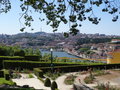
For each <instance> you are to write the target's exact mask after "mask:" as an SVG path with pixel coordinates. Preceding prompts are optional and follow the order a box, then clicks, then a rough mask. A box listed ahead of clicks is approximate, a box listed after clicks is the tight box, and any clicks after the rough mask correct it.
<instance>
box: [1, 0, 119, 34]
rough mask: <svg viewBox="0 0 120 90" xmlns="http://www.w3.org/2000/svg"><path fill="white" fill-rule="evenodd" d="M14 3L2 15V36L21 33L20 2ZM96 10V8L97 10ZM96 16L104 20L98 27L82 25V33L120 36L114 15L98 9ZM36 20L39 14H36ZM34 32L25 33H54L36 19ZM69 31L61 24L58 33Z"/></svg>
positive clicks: (66, 26)
mask: <svg viewBox="0 0 120 90" xmlns="http://www.w3.org/2000/svg"><path fill="white" fill-rule="evenodd" d="M11 1H12V9H11V11H10V12H8V13H7V14H4V13H2V14H0V21H1V22H0V34H17V33H21V31H20V28H21V24H20V23H19V17H20V8H19V2H18V0H11ZM95 9H96V8H95ZM95 12H96V13H95V14H96V15H97V16H100V17H101V18H102V20H101V21H100V23H99V24H98V25H94V24H92V23H91V22H89V21H85V22H83V23H82V27H81V28H78V29H80V32H81V33H87V34H95V33H100V34H107V35H120V30H119V29H120V22H119V21H120V19H118V21H117V22H112V15H109V14H107V13H101V12H100V11H99V10H98V9H97V10H95ZM34 16H36V18H37V17H38V14H36V13H34ZM32 26H33V28H34V31H31V30H30V28H28V29H26V30H25V32H39V31H41V30H42V31H45V32H52V30H53V29H52V28H51V27H50V26H47V25H46V23H45V22H40V21H39V20H37V19H35V21H34V23H33V25H32ZM68 30H69V26H68V25H63V24H61V25H60V27H59V29H58V31H57V32H67V31H68Z"/></svg>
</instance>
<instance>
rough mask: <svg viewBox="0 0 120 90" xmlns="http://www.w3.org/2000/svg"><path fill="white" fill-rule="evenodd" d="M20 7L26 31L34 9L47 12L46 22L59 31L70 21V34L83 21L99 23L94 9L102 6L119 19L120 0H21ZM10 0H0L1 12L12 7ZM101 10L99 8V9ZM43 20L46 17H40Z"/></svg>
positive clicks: (67, 34) (22, 29)
mask: <svg viewBox="0 0 120 90" xmlns="http://www.w3.org/2000/svg"><path fill="white" fill-rule="evenodd" d="M20 2H21V5H20V8H21V10H22V12H23V14H22V15H21V17H20V19H21V18H24V19H25V23H24V24H25V27H23V28H21V31H24V29H25V28H26V27H30V26H31V22H32V21H34V19H33V16H32V15H30V14H29V12H32V11H33V10H34V11H35V12H38V13H39V14H43V13H44V14H45V16H46V17H47V20H46V24H47V25H50V26H51V27H52V28H53V31H57V28H58V27H59V25H60V23H64V24H67V25H68V23H70V30H69V32H67V33H66V32H65V33H64V35H65V36H69V34H72V35H76V34H77V32H79V30H78V29H77V28H78V27H81V26H82V25H81V23H82V22H83V21H85V20H89V21H90V22H92V23H93V24H98V23H99V21H100V20H101V18H100V17H98V16H96V15H95V12H94V9H97V7H98V8H100V9H101V11H102V12H107V13H108V14H112V15H113V18H112V21H113V22H115V21H117V20H118V17H119V14H120V1H119V0H20ZM11 3H12V2H11V1H10V0H0V13H3V12H5V13H7V12H8V11H9V10H10V9H11ZM98 10H99V9H98ZM39 19H40V21H43V20H44V19H45V18H41V17H40V18H39Z"/></svg>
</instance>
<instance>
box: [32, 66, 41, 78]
mask: <svg viewBox="0 0 120 90" xmlns="http://www.w3.org/2000/svg"><path fill="white" fill-rule="evenodd" d="M33 70H34V73H35V75H36V76H38V77H43V71H42V70H40V69H39V68H34V69H33Z"/></svg>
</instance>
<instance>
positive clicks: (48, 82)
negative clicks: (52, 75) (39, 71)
mask: <svg viewBox="0 0 120 90" xmlns="http://www.w3.org/2000/svg"><path fill="white" fill-rule="evenodd" d="M44 86H46V87H50V86H51V81H50V79H49V78H46V80H45V83H44Z"/></svg>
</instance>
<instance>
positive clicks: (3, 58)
mask: <svg viewBox="0 0 120 90" xmlns="http://www.w3.org/2000/svg"><path fill="white" fill-rule="evenodd" d="M0 60H24V57H20V56H0Z"/></svg>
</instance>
